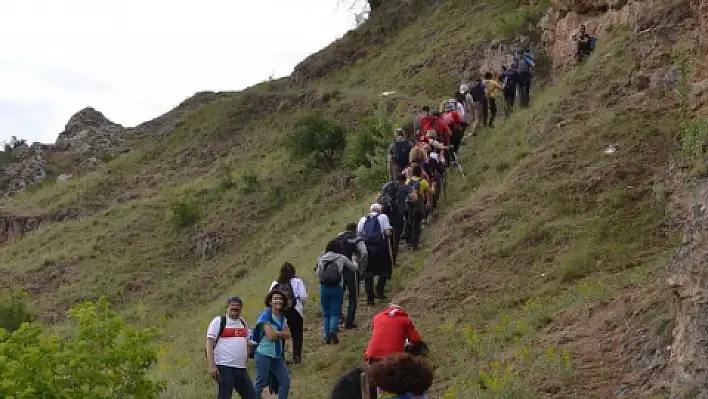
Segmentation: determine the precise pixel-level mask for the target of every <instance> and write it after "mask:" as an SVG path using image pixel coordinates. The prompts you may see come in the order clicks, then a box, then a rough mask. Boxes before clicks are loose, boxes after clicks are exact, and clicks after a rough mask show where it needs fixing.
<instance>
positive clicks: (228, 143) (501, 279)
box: [0, 0, 679, 399]
mask: <svg viewBox="0 0 708 399" xmlns="http://www.w3.org/2000/svg"><path fill="white" fill-rule="evenodd" d="M546 6H547V4H545V3H543V2H541V5H540V6H538V8H535V9H527V8H522V9H517V8H516V2H515V1H501V2H494V3H492V2H485V1H481V0H479V1H474V2H469V1H462V0H448V1H441V2H438V4H437V6H436V7H434V8H433V7H429V6H425V7H423V8H421V9H420V12H421V13H422V14H423V15H426V16H428V17H427V18H424V17H416V16H414V15H412V14H411V12H412V11H411V10H398V11H401V13H399V14H396V15H399V16H398V17H397V18H401V19H402V21H403V22H405V23H400V24H397V25H396V26H393V27H391V26H387V27H385V28H384V27H382V25H381V23H382V22H383V21H380V20H377V18H382V19H383V18H384V16H381V17H376V16H375V17H373V19H372V20H371V21H370V22H369V23H368V24H366V25H365V26H364V27H362V29H361V30H359V31H357V32H355V33H349V34H348V35H347V36H346V37H345V38H344V39H343V40H344V41H343V42H342V43H340V47H336V46H334V47H332V48H329V49H326V50H324V51H323V52H321V53H319V54H317V55H316V56H314V57H315V58H314V59H315V60H317V59H330V58H334V57H336V56H337V54H334V53H333V52H334V50H332V49H334V48H340V49H341V48H342V46H343V47H344V48H346V47H356V46H360V45H361V44H360V43H359V42H358V41H357V40H358V39H357V35H364V33H365V32H367V31H369V32H370V33H371V32H375V31H376V30H377V29H384V30H385V29H390V31H386V32H388V34H386V35H381V36H378V37H374V38H373V39H372V38H371V37H369V38H368V39H366V40H373V42H372V43H373V44H372V45H371V46H370V47H369V48H367V51H366V57H363V58H361V59H359V60H358V61H357V62H355V63H354V64H353V65H349V66H347V67H344V68H342V69H339V70H334V71H331V72H330V73H328V74H326V76H321V77H318V78H317V79H315V80H314V81H312V82H310V83H311V85H310V86H308V88H306V89H305V88H300V87H297V86H295V85H293V84H291V83H290V82H288V81H286V80H280V81H274V82H267V83H263V84H260V85H257V86H255V87H252V88H249V89H248V90H246V91H244V92H241V93H234V94H231V95H227V96H224V97H222V98H221V99H219V100H217V101H215V102H214V103H211V104H210V105H208V106H205V107H202V108H200V109H198V110H196V111H193V112H191V113H189V114H187V115H186V116H184V117H183V119H182V120H181V122H180V123H179V124H178V125H177V128H176V129H175V130H174V131H173V132H172V133H170V134H169V135H165V136H160V137H144V138H136V139H134V140H135V141H134V143H133V144H134V146H133V148H134V149H133V151H132V152H131V153H128V154H125V155H121V156H119V157H117V158H115V159H112V160H110V161H109V162H108V163H107V164H106V165H105V166H104V167H103V168H102V169H99V170H98V171H96V172H92V173H88V174H86V175H84V176H80V177H79V178H75V179H71V180H69V181H68V182H67V183H66V184H46V185H44V186H42V187H41V188H39V189H36V190H32V191H29V192H27V193H25V194H23V195H21V196H19V197H17V198H16V199H15V200H14V201H13V205H12V207H11V208H10V209H11V210H13V211H17V212H19V213H22V212H25V213H32V212H37V213H44V212H49V211H52V210H56V209H59V208H61V207H67V206H70V207H79V208H81V209H82V210H83V211H84V217H82V218H81V219H79V220H76V221H70V222H65V223H57V224H50V225H46V226H43V227H42V228H40V229H39V230H37V231H35V232H32V233H29V234H27V235H26V236H25V237H24V238H22V239H17V240H13V241H12V242H11V243H9V244H6V245H4V246H3V247H2V248H1V249H0V264H2V265H3V266H2V268H3V269H4V270H6V271H9V273H10V274H11V276H12V277H13V281H15V280H19V281H20V282H22V283H24V285H25V287H26V288H27V289H28V290H29V291H30V292H31V293H32V294H33V298H34V307H35V308H36V309H37V310H39V311H40V312H41V313H43V314H47V315H49V316H51V317H49V318H48V319H47V320H50V321H52V320H54V321H60V320H61V316H62V314H63V311H64V310H65V309H67V308H68V307H70V306H72V305H73V304H75V303H76V302H79V301H83V300H86V299H96V298H97V297H99V296H101V295H107V296H109V297H110V298H111V300H112V302H113V304H114V306H116V307H117V308H118V309H120V310H121V312H122V313H123V314H124V315H126V316H127V317H128V319H129V320H130V321H131V322H133V323H136V324H147V325H152V324H157V325H159V326H160V327H162V333H161V335H160V341H159V342H158V343H157V344H159V345H160V363H159V365H158V367H157V368H156V369H155V370H154V376H155V377H156V378H160V379H166V380H167V381H168V385H167V391H166V392H165V393H164V395H163V397H164V398H171V399H172V398H203V397H205V396H208V395H211V394H212V392H213V389H214V386H213V382H211V381H210V380H209V378H208V376H207V373H206V370H207V367H206V365H205V361H204V358H203V356H204V355H203V352H202V347H203V340H204V332H205V329H206V326H207V324H208V322H209V321H210V320H211V318H212V317H214V316H215V315H217V314H219V313H220V312H222V311H223V307H224V300H225V298H226V297H227V296H229V295H239V296H241V297H242V298H244V299H245V316H246V318H247V320H248V321H251V322H252V321H253V320H254V319H255V317H256V315H257V314H258V313H259V312H260V311H261V310H262V307H263V304H262V300H263V297H264V296H265V294H266V290H267V288H268V287H269V284H270V282H271V281H272V280H273V279H274V278H275V277H276V276H277V272H278V269H279V267H280V265H281V264H282V263H283V262H285V261H288V262H291V263H293V264H294V265H295V266H296V268H297V270H298V271H299V275H300V276H301V277H302V278H304V279H305V281H306V283H307V286H308V289H309V293H310V296H311V300H310V301H309V303H308V304H307V306H306V328H307V331H306V343H305V352H306V353H305V362H304V363H303V364H301V365H298V366H294V367H293V369H292V375H293V395H292V397H293V398H296V399H297V398H308V399H309V398H325V397H327V394H328V391H329V389H330V387H331V384H332V382H333V381H334V379H335V378H336V377H338V376H339V375H341V373H343V372H345V371H347V370H349V369H350V368H351V367H353V366H354V365H356V364H357V362H358V360H359V359H360V358H361V356H362V353H363V350H364V348H365V345H366V342H367V340H368V334H367V333H364V332H347V333H345V334H344V335H343V337H342V344H341V345H340V346H338V347H332V346H323V345H321V343H320V341H321V338H320V335H321V334H320V327H319V320H318V317H317V309H318V304H317V296H318V295H317V285H316V281H315V279H314V276H313V273H312V268H313V266H314V262H315V259H316V257H317V256H318V255H319V254H320V253H321V251H322V249H323V248H324V246H325V244H326V242H327V241H328V239H330V238H331V237H333V236H334V235H335V234H337V233H338V232H339V231H340V230H341V229H342V228H343V226H344V224H345V223H347V222H352V221H356V220H357V219H358V218H359V217H360V216H361V215H364V214H366V213H367V211H368V205H369V204H370V202H371V201H372V200H373V199H374V194H373V193H372V192H371V191H370V190H369V189H367V188H363V187H357V186H355V185H352V184H351V183H344V182H345V181H346V180H347V179H346V176H343V173H341V172H339V171H338V172H334V173H329V174H327V173H324V172H320V171H316V170H311V169H308V168H307V167H305V166H304V165H302V164H300V163H297V162H293V161H291V160H290V159H289V157H288V155H287V153H286V151H285V150H284V149H283V148H282V143H283V137H284V135H285V134H286V133H288V132H289V131H291V130H292V127H293V124H294V121H295V120H296V118H297V117H298V116H299V115H302V114H303V113H304V112H308V111H311V110H313V109H322V110H323V111H324V113H325V114H326V115H328V116H331V117H335V118H337V119H339V120H340V121H341V122H342V123H343V124H344V125H345V126H347V128H348V129H349V131H350V132H355V131H356V129H357V127H358V126H359V123H360V121H361V120H362V119H363V118H364V117H367V116H371V115H373V114H374V113H375V112H376V111H377V110H379V109H381V108H382V107H383V109H385V110H386V111H387V112H388V113H389V115H391V118H392V119H394V120H395V121H396V122H397V123H403V122H404V121H405V120H406V119H407V118H410V115H411V113H412V112H413V111H414V110H415V109H417V108H418V107H419V106H420V105H422V104H423V103H428V104H431V105H432V104H436V101H438V100H439V99H440V98H442V97H445V96H447V95H449V92H450V91H452V90H453V89H454V87H455V86H456V85H457V83H459V80H460V79H461V78H466V77H467V76H464V75H466V74H467V73H468V71H460V66H459V65H460V60H468V59H470V58H472V56H471V55H470V54H469V48H470V46H471V47H473V48H475V49H476V50H475V51H477V50H479V51H482V50H483V49H484V48H487V47H488V46H490V45H492V44H494V43H498V42H499V41H500V40H502V39H505V38H508V37H510V36H511V35H512V33H515V32H517V31H519V30H523V29H525V26H526V24H527V22H528V21H529V20H534V19H535V18H537V17H538V16H539V15H540V11H541V10H543V8H544V7H546ZM391 7H393V9H392V11H391V10H389V12H388V13H386V14H385V17H386V18H394V17H392V16H391V15H389V14H390V13H392V12H394V11H397V9H396V8H395V7H394V6H391ZM396 7H397V6H396ZM449 15H455V18H447V17H446V16H449ZM473 21H474V23H472V22H473ZM452 35H457V36H456V39H455V40H448V39H447V38H449V37H451V36H452ZM362 37H365V35H364V36H362ZM366 37H368V36H366ZM630 39H631V34H630V32H629V30H627V29H621V28H616V29H614V30H613V32H612V33H611V34H608V36H607V37H604V38H603V41H601V42H599V47H598V49H597V50H596V52H595V54H594V55H593V56H592V57H590V59H589V60H588V61H587V63H586V64H585V65H584V66H582V67H579V68H577V69H575V70H573V71H571V72H570V73H568V74H567V75H565V76H562V77H559V78H558V79H557V81H556V83H555V84H554V85H550V86H548V87H545V88H543V89H540V88H537V89H535V91H534V93H533V102H532V107H531V108H529V109H523V110H522V109H519V110H517V111H516V112H515V113H514V115H513V116H512V117H511V118H509V119H505V120H503V121H501V123H500V124H499V126H498V127H497V128H496V129H493V130H492V129H485V130H483V131H482V132H481V133H480V135H479V136H478V137H475V138H470V139H468V142H467V145H466V146H465V147H464V150H463V152H462V154H461V156H462V160H463V164H464V167H465V171H466V172H465V175H464V176H462V175H460V174H456V173H454V174H452V176H451V185H450V189H449V191H448V196H447V198H445V200H444V204H443V210H442V211H441V212H440V214H438V215H437V218H438V221H437V222H436V223H433V224H432V225H430V226H429V227H428V228H427V229H426V232H425V237H424V243H423V247H424V251H422V252H421V253H419V254H417V255H416V256H415V257H414V256H413V255H412V254H407V253H404V254H403V255H402V256H403V258H402V264H403V265H404V266H403V267H402V268H401V269H397V270H396V271H395V275H394V280H393V281H392V283H391V288H392V291H393V292H395V293H398V295H397V297H396V301H398V302H399V303H401V304H403V305H404V306H405V307H406V308H407V309H408V310H409V311H410V312H411V313H412V315H413V317H414V318H415V320H416V323H417V324H418V326H419V328H420V330H421V331H422V333H423V335H424V338H425V339H426V340H427V341H429V343H430V345H431V348H432V350H433V353H432V360H433V362H434V364H435V365H436V375H437V378H436V381H435V384H434V386H433V388H432V390H431V391H432V393H433V397H444V398H465V399H468V398H500V397H509V398H512V397H513V398H526V397H528V398H536V397H542V396H547V395H548V392H549V389H550V390H555V392H556V393H557V394H559V395H566V396H564V397H569V396H572V395H573V394H578V395H580V397H588V396H587V395H595V394H598V393H594V392H592V391H590V390H585V391H584V390H583V389H585V388H584V386H583V385H582V382H583V381H584V379H585V378H586V375H585V374H584V373H586V372H587V370H586V368H583V367H578V366H583V365H584V361H585V359H584V356H586V353H584V352H582V350H579V349H578V348H579V347H578V346H573V345H571V344H572V342H571V344H566V345H556V344H553V343H549V342H547V340H546V338H547V337H548V336H549V335H550V332H549V331H548V328H549V326H553V325H554V323H563V322H564V321H563V318H562V315H563V312H565V311H570V310H573V309H586V310H587V309H593V308H594V307H597V306H603V305H607V304H612V303H613V301H614V300H615V299H616V298H620V297H621V296H622V295H623V293H624V292H625V291H626V290H628V289H630V288H632V287H643V286H651V285H652V284H653V283H652V282H653V281H654V279H655V275H656V273H657V271H658V270H659V269H660V268H661V267H662V266H663V264H664V263H665V261H666V259H667V258H668V256H669V254H670V253H671V251H673V249H674V247H675V245H676V244H677V238H678V232H677V231H676V229H675V228H669V227H664V226H663V222H664V221H665V219H666V218H667V211H666V205H667V204H666V201H667V196H666V188H665V187H664V186H663V183H662V177H661V176H662V171H663V170H664V169H665V168H666V167H667V165H669V163H670V162H672V158H673V156H674V154H673V153H672V148H673V141H672V140H673V137H674V136H675V126H676V125H677V123H678V118H679V116H678V115H667V114H657V113H654V112H652V111H653V109H654V107H655V106H656V105H657V102H658V101H662V100H661V99H653V98H648V99H647V100H646V102H645V103H643V104H641V105H639V106H638V105H636V104H630V103H627V102H624V101H622V100H623V96H624V94H625V93H623V92H622V90H621V89H620V90H618V89H617V88H620V87H623V86H622V85H623V84H624V78H625V77H626V76H629V74H630V72H631V71H632V69H633V67H634V65H635V62H636V60H635V55H634V51H633V47H632V45H631V40H630ZM362 40H364V39H362ZM328 57H329V58H328ZM473 61H474V62H476V61H478V60H476V59H475V60H473ZM468 69H472V68H468ZM387 90H395V91H396V92H397V93H396V94H395V95H392V96H389V97H382V96H381V95H380V94H381V92H383V91H387ZM441 96H442V97H441ZM561 122H563V123H561ZM609 144H614V145H617V148H618V151H617V152H616V153H615V154H605V153H604V151H603V150H604V149H605V147H606V146H607V145H609ZM203 233H212V234H216V235H218V236H219V237H221V239H222V248H221V251H220V252H218V253H217V254H216V255H215V256H212V257H202V256H200V255H199V254H198V253H196V251H195V244H196V242H195V240H196V239H197V237H199V236H200V234H203ZM608 306H609V305H608ZM637 306H639V305H637ZM660 309H661V311H657V312H655V313H649V316H647V317H649V319H648V320H646V324H648V325H654V326H655V328H654V329H653V330H652V333H651V334H654V335H655V336H665V335H666V330H667V329H670V327H668V326H670V325H671V320H672V319H671V317H670V316H669V315H667V312H666V311H665V309H664V307H660ZM374 310H376V308H374V309H368V308H366V307H364V308H363V309H361V311H360V313H359V322H360V324H365V323H366V321H367V317H368V316H370V315H371V314H372V312H373V311H374ZM608 317H609V316H608ZM585 327H587V328H589V327H590V326H585ZM57 328H61V324H58V325H57ZM611 366H612V365H609V364H606V365H604V367H606V368H608V367H611ZM590 377H591V376H587V378H590ZM609 385H611V383H610V382H608V386H609ZM583 394H585V395H586V396H583Z"/></svg>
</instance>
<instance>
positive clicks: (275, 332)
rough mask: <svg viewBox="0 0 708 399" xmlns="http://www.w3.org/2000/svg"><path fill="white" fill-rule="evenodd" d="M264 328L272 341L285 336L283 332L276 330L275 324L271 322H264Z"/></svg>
mask: <svg viewBox="0 0 708 399" xmlns="http://www.w3.org/2000/svg"><path fill="white" fill-rule="evenodd" d="M263 330H264V331H265V335H266V337H268V339H269V340H271V341H277V340H279V339H282V338H285V337H284V336H283V332H281V331H278V330H276V329H275V328H273V326H271V325H270V323H269V324H265V323H264V324H263Z"/></svg>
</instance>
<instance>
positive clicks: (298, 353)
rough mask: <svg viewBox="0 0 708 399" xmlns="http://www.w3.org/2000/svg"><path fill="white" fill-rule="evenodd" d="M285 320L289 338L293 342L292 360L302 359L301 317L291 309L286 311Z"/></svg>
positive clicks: (302, 321) (302, 322)
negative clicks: (288, 329) (288, 328)
mask: <svg viewBox="0 0 708 399" xmlns="http://www.w3.org/2000/svg"><path fill="white" fill-rule="evenodd" d="M285 319H286V320H287V321H288V326H289V327H290V336H291V338H292V340H293V360H295V359H300V358H302V340H303V327H304V326H303V324H304V320H303V318H302V315H301V314H300V313H299V312H298V311H297V310H295V309H294V308H293V309H288V311H287V312H286V313H285Z"/></svg>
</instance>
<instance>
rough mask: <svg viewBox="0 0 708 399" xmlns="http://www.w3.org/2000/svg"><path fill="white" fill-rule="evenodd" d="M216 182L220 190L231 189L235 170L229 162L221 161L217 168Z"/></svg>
mask: <svg viewBox="0 0 708 399" xmlns="http://www.w3.org/2000/svg"><path fill="white" fill-rule="evenodd" d="M216 182H217V185H218V187H219V189H220V190H224V191H225V190H230V189H231V188H233V186H234V180H233V170H232V168H231V165H230V164H229V163H227V162H223V163H220V164H219V166H217V168H216Z"/></svg>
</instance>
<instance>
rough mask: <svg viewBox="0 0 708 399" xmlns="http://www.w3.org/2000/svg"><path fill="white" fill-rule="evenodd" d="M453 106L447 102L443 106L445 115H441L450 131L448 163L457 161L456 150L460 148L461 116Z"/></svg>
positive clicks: (451, 163) (453, 163)
mask: <svg viewBox="0 0 708 399" xmlns="http://www.w3.org/2000/svg"><path fill="white" fill-rule="evenodd" d="M454 107H455V106H454V104H452V103H448V104H447V105H446V106H445V115H443V122H445V124H446V125H447V126H448V128H449V129H450V131H451V132H452V134H451V135H450V153H451V154H450V159H451V162H450V165H455V164H456V163H457V152H458V151H459V150H460V143H461V142H462V125H461V124H462V117H461V116H460V113H459V112H457V111H456V110H455V108H454Z"/></svg>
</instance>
